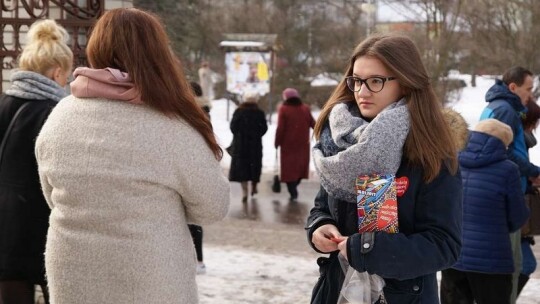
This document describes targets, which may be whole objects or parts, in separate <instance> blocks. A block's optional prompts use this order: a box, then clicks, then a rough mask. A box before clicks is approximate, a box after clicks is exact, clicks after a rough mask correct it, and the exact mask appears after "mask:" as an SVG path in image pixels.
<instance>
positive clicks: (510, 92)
mask: <svg viewBox="0 0 540 304" xmlns="http://www.w3.org/2000/svg"><path fill="white" fill-rule="evenodd" d="M532 89H533V74H532V72H531V71H529V70H527V69H525V68H523V67H519V66H518V67H512V68H510V69H508V70H506V71H505V72H504V74H503V76H502V80H501V79H496V80H495V84H494V85H493V86H491V88H489V90H488V91H487V92H486V102H488V105H487V106H486V107H485V108H484V110H483V111H482V114H481V115H480V120H484V119H488V118H494V119H497V120H499V121H501V122H503V123H505V124H507V125H509V126H510V128H512V133H513V137H514V139H513V141H512V143H511V144H510V146H509V147H508V151H507V153H508V158H509V159H510V160H511V161H513V162H515V163H516V164H517V165H518V167H519V172H520V178H521V190H522V191H523V193H525V191H526V189H527V180H529V179H532V180H533V183H534V184H538V183H539V182H540V168H539V167H538V166H536V165H535V164H533V163H531V162H530V160H529V152H528V150H527V146H526V145H525V137H524V135H523V124H522V122H521V117H522V116H523V115H525V106H526V105H527V103H528V102H529V100H530V99H531V97H532ZM510 238H511V241H512V252H513V255H514V264H515V265H514V266H515V267H514V271H515V272H514V277H513V285H514V286H513V288H512V299H511V302H510V303H511V304H514V303H516V299H517V290H518V280H519V274H520V273H521V269H522V267H523V265H522V263H523V256H522V254H521V231H520V230H518V231H515V232H513V233H511V234H510Z"/></svg>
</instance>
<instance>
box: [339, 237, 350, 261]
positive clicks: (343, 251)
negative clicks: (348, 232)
mask: <svg viewBox="0 0 540 304" xmlns="http://www.w3.org/2000/svg"><path fill="white" fill-rule="evenodd" d="M347 239H349V237H347V236H344V237H341V239H340V242H339V243H338V250H339V254H341V255H342V256H343V257H344V258H345V259H346V260H347V261H348V260H349V259H348V258H347Z"/></svg>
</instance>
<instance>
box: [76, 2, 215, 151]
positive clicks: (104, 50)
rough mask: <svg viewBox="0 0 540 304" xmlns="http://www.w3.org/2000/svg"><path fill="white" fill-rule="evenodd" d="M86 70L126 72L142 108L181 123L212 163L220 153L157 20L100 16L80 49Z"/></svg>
mask: <svg viewBox="0 0 540 304" xmlns="http://www.w3.org/2000/svg"><path fill="white" fill-rule="evenodd" d="M86 55H87V57H88V62H89V63H90V66H91V67H92V68H95V69H103V68H107V67H110V68H115V69H119V70H121V71H124V72H127V73H128V74H129V75H130V77H131V79H132V80H133V83H134V84H135V87H137V89H139V91H140V93H141V98H142V100H143V101H144V103H145V104H147V105H148V106H150V107H152V108H154V109H155V110H157V111H159V112H161V113H163V114H165V115H168V116H171V117H177V118H181V119H183V120H185V121H186V122H187V123H188V124H189V125H191V126H192V127H193V128H194V129H195V130H196V131H197V132H199V133H200V134H201V136H202V137H203V138H204V140H205V142H206V144H207V145H208V147H209V148H210V149H211V150H212V152H213V153H214V155H215V157H216V159H218V160H219V159H221V157H222V156H223V151H222V150H221V148H220V147H219V145H218V144H217V142H216V138H215V136H214V133H213V131H212V126H211V124H210V120H209V119H208V117H207V116H206V114H205V113H204V112H203V110H202V109H201V108H200V107H199V106H197V104H196V103H195V98H194V96H193V93H192V92H191V88H190V86H189V84H188V82H187V80H186V78H185V76H184V73H183V71H182V67H181V64H180V60H179V59H178V58H176V57H175V56H174V54H173V53H172V51H171V49H170V47H169V39H168V37H167V34H166V33H165V30H164V28H163V25H162V24H161V22H160V21H159V19H158V18H157V17H156V16H154V15H152V14H150V13H147V12H144V11H141V10H138V9H135V8H129V9H122V8H121V9H114V10H111V11H108V12H106V13H105V14H104V15H103V16H102V17H101V18H100V19H99V20H98V22H97V23H96V25H95V27H94V29H93V31H92V34H91V36H90V39H89V41H88V44H87V47H86Z"/></svg>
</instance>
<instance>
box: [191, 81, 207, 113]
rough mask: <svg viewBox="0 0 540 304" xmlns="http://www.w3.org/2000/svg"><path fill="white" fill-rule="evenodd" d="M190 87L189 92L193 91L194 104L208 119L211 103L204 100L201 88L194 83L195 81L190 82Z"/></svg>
mask: <svg viewBox="0 0 540 304" xmlns="http://www.w3.org/2000/svg"><path fill="white" fill-rule="evenodd" d="M189 84H190V85H191V90H192V91H193V94H195V102H196V103H197V105H198V106H199V107H201V109H203V110H204V112H206V114H208V117H209V118H210V109H211V108H212V103H210V100H208V98H206V97H205V96H204V94H203V91H202V88H201V86H200V85H199V84H198V83H196V82H195V81H192V82H190V83H189Z"/></svg>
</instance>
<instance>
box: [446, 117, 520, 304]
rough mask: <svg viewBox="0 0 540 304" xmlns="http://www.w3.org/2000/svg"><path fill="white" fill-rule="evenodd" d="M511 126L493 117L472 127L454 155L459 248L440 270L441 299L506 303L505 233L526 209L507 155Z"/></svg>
mask: <svg viewBox="0 0 540 304" xmlns="http://www.w3.org/2000/svg"><path fill="white" fill-rule="evenodd" d="M512 140H513V135H512V129H511V128H510V127H509V126H508V125H506V124H504V123H502V122H500V121H498V120H496V119H492V118H491V119H486V120H482V121H481V122H480V123H478V125H476V127H475V129H474V131H473V132H471V136H470V138H469V142H468V144H467V147H466V148H465V150H463V151H462V152H461V153H460V155H459V162H460V167H461V174H462V178H463V193H464V195H463V236H462V240H463V247H462V250H461V254H460V256H459V259H458V261H457V263H456V264H455V265H453V266H452V268H451V269H447V270H445V271H444V274H443V287H442V288H441V303H443V304H459V303H473V302H476V303H478V304H484V303H485V304H488V303H490V304H491V303H501V304H505V303H511V295H512V285H513V284H512V273H513V272H514V258H513V255H512V245H511V242H510V238H509V234H510V233H511V232H514V231H516V230H518V229H519V228H520V227H521V226H522V225H523V224H524V223H525V221H526V220H527V218H528V216H529V210H528V208H527V206H526V205H525V198H524V195H523V192H522V191H521V186H520V183H521V182H520V176H519V170H518V166H517V165H516V164H515V163H514V162H512V161H511V160H509V159H508V156H507V152H506V151H507V147H508V146H509V145H510V143H511V142H512Z"/></svg>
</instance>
